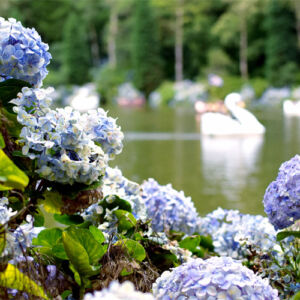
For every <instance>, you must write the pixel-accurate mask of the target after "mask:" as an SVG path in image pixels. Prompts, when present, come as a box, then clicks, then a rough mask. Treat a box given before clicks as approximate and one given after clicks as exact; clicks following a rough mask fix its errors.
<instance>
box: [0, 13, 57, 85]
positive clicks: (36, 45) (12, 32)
mask: <svg viewBox="0 0 300 300" xmlns="http://www.w3.org/2000/svg"><path fill="white" fill-rule="evenodd" d="M48 49H49V47H48V45H47V44H45V43H43V42H42V40H41V37H40V35H39V34H38V33H37V32H36V30H35V29H33V28H32V29H30V28H25V27H23V26H22V24H21V22H17V21H16V20H15V19H12V18H10V19H8V20H5V19H3V18H1V17H0V78H2V80H3V79H7V78H15V79H22V80H25V81H27V82H29V83H31V84H33V85H34V86H41V85H42V80H43V79H44V78H45V77H46V75H47V74H48V71H47V69H46V67H47V65H48V64H49V62H50V59H51V54H50V53H49V52H48Z"/></svg>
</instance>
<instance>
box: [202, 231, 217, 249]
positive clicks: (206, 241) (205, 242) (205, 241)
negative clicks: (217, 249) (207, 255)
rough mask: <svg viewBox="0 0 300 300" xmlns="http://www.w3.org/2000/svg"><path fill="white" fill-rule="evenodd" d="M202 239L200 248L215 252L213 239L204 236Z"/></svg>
mask: <svg viewBox="0 0 300 300" xmlns="http://www.w3.org/2000/svg"><path fill="white" fill-rule="evenodd" d="M200 237H201V241H200V246H202V247H203V248H206V249H208V250H209V251H214V245H213V240H212V238H211V237H210V236H204V235H200Z"/></svg>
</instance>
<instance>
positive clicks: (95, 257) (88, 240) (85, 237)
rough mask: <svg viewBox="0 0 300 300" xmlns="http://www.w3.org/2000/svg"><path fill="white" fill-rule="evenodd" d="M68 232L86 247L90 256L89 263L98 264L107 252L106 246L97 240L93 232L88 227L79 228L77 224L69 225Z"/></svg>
mask: <svg viewBox="0 0 300 300" xmlns="http://www.w3.org/2000/svg"><path fill="white" fill-rule="evenodd" d="M66 232H67V233H68V234H69V235H70V237H71V238H72V239H74V240H76V241H77V242H79V243H80V245H81V246H82V247H83V248H84V249H85V251H86V253H87V255H88V257H89V264H90V265H95V264H98V261H99V260H100V259H101V257H102V256H103V255H104V254H105V252H104V248H103V247H102V246H101V244H100V243H98V242H97V241H96V239H95V238H94V236H93V234H92V233H91V232H90V231H89V230H88V229H83V228H77V227H75V226H71V227H69V228H68V229H67V230H66Z"/></svg>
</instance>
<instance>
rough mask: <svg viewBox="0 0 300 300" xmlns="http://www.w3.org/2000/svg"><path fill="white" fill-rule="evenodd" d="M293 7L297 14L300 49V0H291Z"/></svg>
mask: <svg viewBox="0 0 300 300" xmlns="http://www.w3.org/2000/svg"><path fill="white" fill-rule="evenodd" d="M291 4H292V7H293V8H294V11H295V15H296V29H297V38H298V48H299V49H300V1H299V0H291Z"/></svg>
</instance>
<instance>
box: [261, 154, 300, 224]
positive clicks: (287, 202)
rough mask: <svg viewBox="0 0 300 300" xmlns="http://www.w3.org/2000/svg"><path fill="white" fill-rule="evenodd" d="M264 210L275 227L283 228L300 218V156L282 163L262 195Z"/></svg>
mask: <svg viewBox="0 0 300 300" xmlns="http://www.w3.org/2000/svg"><path fill="white" fill-rule="evenodd" d="M263 203H264V207H265V212H266V214H267V215H268V217H269V220H270V222H271V223H272V224H273V225H274V227H275V229H276V230H277V229H283V228H286V227H288V226H290V225H292V224H293V223H294V222H295V221H297V220H299V219H300V156H299V155H296V156H295V157H293V158H292V159H290V160H289V161H286V162H285V163H283V164H282V165H281V166H280V168H279V172H278V176H277V178H276V180H275V181H273V182H271V183H270V185H269V186H268V188H267V190H266V193H265V195H264V200H263Z"/></svg>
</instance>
